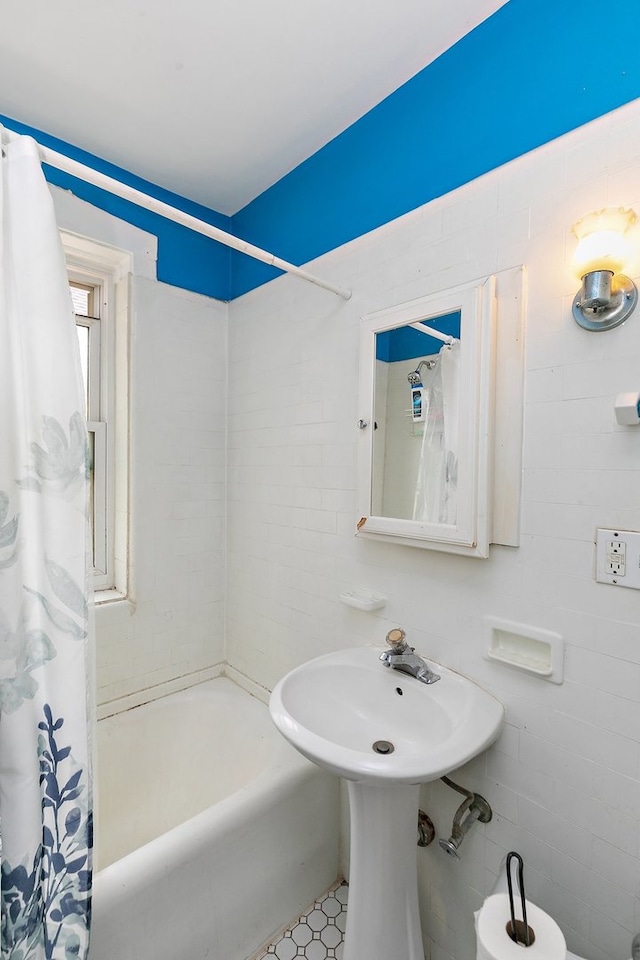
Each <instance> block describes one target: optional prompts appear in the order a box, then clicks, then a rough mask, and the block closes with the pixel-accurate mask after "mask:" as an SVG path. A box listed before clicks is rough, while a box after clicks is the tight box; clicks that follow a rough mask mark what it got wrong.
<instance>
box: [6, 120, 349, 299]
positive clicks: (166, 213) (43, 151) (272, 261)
mask: <svg viewBox="0 0 640 960" xmlns="http://www.w3.org/2000/svg"><path fill="white" fill-rule="evenodd" d="M0 129H2V131H3V134H4V135H5V136H6V139H7V140H17V139H18V137H19V136H21V135H20V134H18V133H16V132H15V131H14V130H10V129H9V128H8V127H2V128H0ZM32 139H33V138H32ZM36 143H37V146H38V150H39V151H40V159H41V161H42V163H47V164H49V166H51V167H56V168H57V169H58V170H62V171H63V172H64V173H69V174H71V176H72V177H78V178H79V179H80V180H84V181H85V182H86V183H90V184H92V185H93V186H94V187H99V188H100V189H101V190H106V191H108V192H109V193H113V194H115V196H117V197H120V198H121V199H122V200H128V201H129V202H130V203H134V204H136V205H137V206H139V207H144V209H145V210H149V211H151V213H157V214H159V216H161V217H165V218H166V219H167V220H172V221H173V222H174V223H178V224H180V226H182V227H186V228H187V229H188V230H194V231H195V232H196V233H201V234H202V235H203V236H205V237H209V238H210V239H211V240H217V241H218V242H219V243H222V244H224V246H226V247H231V248H232V249H233V250H238V251H239V252H240V253H245V254H246V255H247V256H248V257H253V259H254V260H260V261H261V262H262V263H268V264H269V265H270V266H272V267H277V268H278V270H283V271H284V272H285V273H290V274H292V275H293V276H295V277H299V278H300V279H301V280H306V281H307V282H308V283H313V284H315V285H316V286H317V287H322V288H323V289H324V290H329V291H330V292H331V293H335V294H337V296H339V297H342V299H343V300H350V299H351V291H350V290H342V289H341V288H340V287H336V286H334V285H333V284H331V283H328V282H327V281H326V280H322V279H320V277H316V276H315V275H314V274H312V273H308V272H307V271H306V270H302V269H301V268H300V267H296V266H295V264H293V263H288V262H287V261H286V260H281V259H280V257H276V256H275V255H274V254H273V253H269V252H268V251H267V250H262V249H261V248H260V247H256V246H254V245H253V244H252V243H247V242H246V241H245V240H241V239H240V238H239V237H234V236H233V234H231V233H227V232H226V231H225V230H220V229H219V228H218V227H214V226H212V224H210V223H207V222H206V221H205V220H199V219H198V218H197V217H192V216H191V215H190V214H188V213H184V212H183V211H182V210H179V209H178V208H177V207H172V206H171V204H169V203H164V201H162V200H156V199H155V198H154V197H151V196H149V194H147V193H143V192H142V190H136V189H135V187H129V186H127V184H125V183H120V181H119V180H115V179H114V178H113V177H108V176H107V175H106V174H104V173H98V171H97V170H93V169H92V168H91V167H88V166H87V165H86V164H84V163H80V162H79V161H78V160H72V159H70V158H69V157H65V155H64V154H63V153H57V152H56V151H55V150H50V149H49V147H44V146H42V144H41V143H38V142H37V141H36Z"/></svg>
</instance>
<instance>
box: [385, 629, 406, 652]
mask: <svg viewBox="0 0 640 960" xmlns="http://www.w3.org/2000/svg"><path fill="white" fill-rule="evenodd" d="M405 637H406V633H405V632H404V630H402V629H401V628H400V627H395V628H394V629H393V630H389V633H388V634H387V643H388V644H389V646H390V647H391V648H392V649H393V650H394V651H395V652H396V653H402V651H403V650H405V649H406V647H407V642H406V640H405Z"/></svg>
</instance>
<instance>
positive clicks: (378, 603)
mask: <svg viewBox="0 0 640 960" xmlns="http://www.w3.org/2000/svg"><path fill="white" fill-rule="evenodd" d="M340 600H341V601H342V603H345V604H346V605H347V606H348V607H355V608H356V610H367V611H371V610H381V609H382V607H384V605H385V604H386V602H387V598H386V597H381V596H379V595H378V594H375V593H365V592H364V591H356V590H353V591H348V592H345V593H341V594H340Z"/></svg>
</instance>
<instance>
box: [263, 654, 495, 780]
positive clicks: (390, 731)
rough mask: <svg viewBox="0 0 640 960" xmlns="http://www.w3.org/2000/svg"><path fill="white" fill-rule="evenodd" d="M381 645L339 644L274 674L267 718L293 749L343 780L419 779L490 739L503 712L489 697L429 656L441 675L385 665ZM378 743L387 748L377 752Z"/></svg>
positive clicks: (434, 775) (455, 763)
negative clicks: (428, 680)
mask: <svg viewBox="0 0 640 960" xmlns="http://www.w3.org/2000/svg"><path fill="white" fill-rule="evenodd" d="M384 649H385V648H384V647H358V648H354V649H348V650H340V651H338V652H337V653H330V654H328V655H326V656H323V657H318V658H317V659H315V660H310V661H309V662H308V663H305V664H303V665H302V666H301V667H298V668H297V669H295V670H292V671H291V673H289V674H287V675H286V676H285V677H283V679H282V680H280V682H279V683H278V684H277V686H276V687H275V689H274V691H273V693H272V694H271V700H270V704H269V706H270V710H271V716H272V718H273V720H274V723H275V724H276V726H277V727H278V729H279V730H280V732H281V733H282V734H283V736H284V737H286V739H287V740H289V741H290V743H292V744H293V746H294V747H296V748H297V749H298V750H299V751H300V753H302V754H304V756H305V757H308V759H309V760H312V761H313V762H314V763H316V764H318V765H319V766H321V767H324V768H325V769H327V770H330V771H331V772H332V773H334V774H337V775H338V776H340V777H345V778H346V779H347V780H355V781H369V782H378V783H383V782H389V781H393V782H396V783H422V782H425V781H427V780H436V779H438V778H439V777H442V776H444V775H445V774H447V773H449V772H450V771H452V770H455V769H456V768H457V767H460V766H462V764H464V763H466V762H467V761H468V760H470V759H471V758H472V757H475V756H476V755H477V754H479V753H481V752H482V751H483V750H485V749H486V748H487V747H488V746H489V745H490V744H491V743H492V742H493V740H495V738H496V737H497V735H498V733H499V731H500V727H501V725H502V720H503V715H504V710H503V707H502V704H501V703H500V702H499V701H498V700H496V699H495V697H492V696H491V694H489V693H487V692H486V691H485V690H483V689H482V688H481V687H479V686H477V684H475V683H473V682H472V681H471V680H468V679H467V678H466V677H463V676H461V675H460V674H459V673H454V672H453V671H452V670H448V669H447V668H446V667H442V666H440V665H439V664H434V663H433V662H431V661H428V662H429V665H430V666H431V667H432V668H433V669H434V670H435V672H436V673H438V674H440V677H441V679H440V680H438V682H437V683H433V684H425V683H421V682H420V681H419V680H416V679H414V678H413V677H410V676H407V675H406V674H402V673H400V672H399V671H398V670H394V669H393V668H390V667H386V666H385V665H384V664H383V663H382V662H381V661H380V660H379V656H380V654H381V653H382V651H383V650H384ZM377 741H386V742H388V743H389V744H391V745H392V746H393V751H392V752H389V753H378V752H377V750H376V748H375V747H374V744H375V743H376V742H377ZM378 749H380V747H378ZM382 749H385V747H384V744H383V745H382Z"/></svg>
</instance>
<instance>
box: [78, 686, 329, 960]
mask: <svg viewBox="0 0 640 960" xmlns="http://www.w3.org/2000/svg"><path fill="white" fill-rule="evenodd" d="M97 756H98V764H97V784H98V790H97V794H98V797H97V830H96V856H97V867H98V872H97V873H96V875H95V877H94V897H93V924H92V936H91V952H90V958H91V960H204V958H210V960H246V958H248V957H250V956H252V955H253V954H254V953H255V952H256V951H257V950H258V949H259V948H260V947H261V946H262V945H263V944H265V943H266V942H268V940H269V939H270V938H271V936H272V935H273V934H274V933H276V932H277V931H278V930H279V929H280V928H281V927H282V926H284V925H285V924H287V923H289V922H291V921H292V920H294V919H295V918H296V917H297V916H298V915H299V914H300V913H301V911H302V909H303V908H304V907H305V906H306V905H307V904H308V903H310V902H311V901H312V900H313V899H314V897H316V896H318V895H319V894H320V893H321V892H322V891H323V890H325V889H326V888H327V887H328V886H329V885H330V884H331V883H332V882H333V881H334V880H335V878H336V876H337V874H338V818H339V813H338V783H337V781H336V780H335V779H334V778H332V777H330V776H328V775H327V774H324V773H323V772H322V771H320V770H319V769H317V768H316V767H314V766H313V765H312V764H310V763H308V762H307V761H306V760H304V759H303V758H302V757H300V756H299V755H298V754H297V753H296V752H295V751H294V750H293V749H292V748H291V747H290V746H289V745H288V744H287V743H286V742H285V741H284V740H283V738H282V737H281V736H280V735H279V734H278V732H277V731H276V730H275V728H274V727H273V725H272V724H271V720H270V717H269V713H268V709H267V707H266V706H265V705H264V704H263V703H261V702H260V701H258V700H256V699H255V698H253V697H251V696H250V695H249V694H247V693H245V692H244V691H243V690H241V689H240V688H239V687H237V686H236V685H235V684H233V683H232V682H231V681H230V680H227V679H219V680H212V681H209V682H207V683H203V684H200V685H198V686H196V687H192V688H190V689H189V690H185V691H182V692H181V693H176V694H172V695H170V696H168V697H164V698H162V699H161V700H155V701H153V702H152V703H149V704H145V705H144V706H142V707H138V708H136V709H135V710H129V711H127V712H126V713H122V714H118V715H116V716H114V717H109V718H107V719H106V720H101V721H100V722H99V724H98V749H97Z"/></svg>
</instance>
